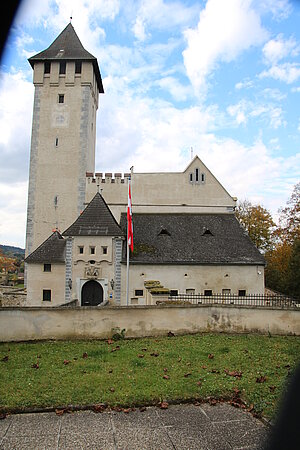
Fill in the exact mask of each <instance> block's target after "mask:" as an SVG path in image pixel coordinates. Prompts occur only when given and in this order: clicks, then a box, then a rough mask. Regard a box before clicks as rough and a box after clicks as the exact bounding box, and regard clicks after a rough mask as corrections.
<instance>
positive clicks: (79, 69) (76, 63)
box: [75, 61, 81, 73]
mask: <svg viewBox="0 0 300 450" xmlns="http://www.w3.org/2000/svg"><path fill="white" fill-rule="evenodd" d="M75 73H81V61H76V62H75Z"/></svg>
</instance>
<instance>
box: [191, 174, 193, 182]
mask: <svg viewBox="0 0 300 450" xmlns="http://www.w3.org/2000/svg"><path fill="white" fill-rule="evenodd" d="M192 182H193V174H192V173H190V183H192Z"/></svg>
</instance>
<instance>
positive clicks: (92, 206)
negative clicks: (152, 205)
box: [63, 192, 123, 236]
mask: <svg viewBox="0 0 300 450" xmlns="http://www.w3.org/2000/svg"><path fill="white" fill-rule="evenodd" d="M63 236H123V232H122V230H121V228H120V227H119V225H118V223H117V221H116V219H115V218H114V216H113V215H112V213H111V211H110V209H109V207H108V206H107V204H106V202H105V200H104V199H103V197H102V196H101V194H100V193H99V192H97V194H96V195H95V197H94V198H93V199H92V200H91V202H90V203H89V204H88V205H87V207H86V208H85V210H84V211H83V212H82V213H81V215H80V216H79V217H78V218H77V219H76V220H75V222H74V223H73V224H72V225H71V226H70V227H69V228H68V229H67V230H66V231H64V233H63Z"/></svg>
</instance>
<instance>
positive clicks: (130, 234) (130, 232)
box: [127, 179, 133, 252]
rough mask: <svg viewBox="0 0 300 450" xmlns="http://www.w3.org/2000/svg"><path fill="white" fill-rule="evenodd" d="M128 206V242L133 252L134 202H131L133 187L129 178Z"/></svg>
mask: <svg viewBox="0 0 300 450" xmlns="http://www.w3.org/2000/svg"><path fill="white" fill-rule="evenodd" d="M128 183H129V184H128V206H127V242H128V247H130V249H131V251H132V252H133V223H132V204H131V189H130V179H129V180H128Z"/></svg>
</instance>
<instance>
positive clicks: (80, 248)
mask: <svg viewBox="0 0 300 450" xmlns="http://www.w3.org/2000/svg"><path fill="white" fill-rule="evenodd" d="M83 248H84V247H83V246H82V245H80V246H79V247H78V252H79V253H80V254H81V255H82V254H83Z"/></svg>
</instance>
